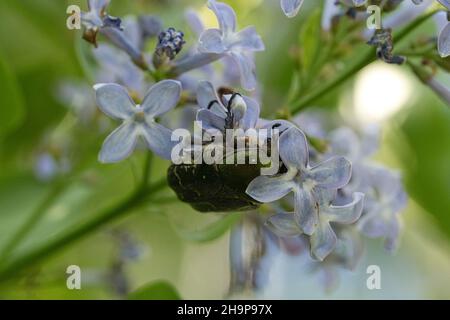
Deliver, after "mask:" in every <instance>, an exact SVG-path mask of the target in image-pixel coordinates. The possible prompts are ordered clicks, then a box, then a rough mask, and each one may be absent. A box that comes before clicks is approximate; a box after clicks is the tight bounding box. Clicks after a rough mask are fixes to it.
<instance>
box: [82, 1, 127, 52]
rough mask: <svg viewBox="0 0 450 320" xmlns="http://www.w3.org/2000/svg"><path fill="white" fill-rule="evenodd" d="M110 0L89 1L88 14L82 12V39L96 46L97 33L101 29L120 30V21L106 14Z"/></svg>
mask: <svg viewBox="0 0 450 320" xmlns="http://www.w3.org/2000/svg"><path fill="white" fill-rule="evenodd" d="M110 2H111V1H110V0H89V1H88V8H89V11H88V12H82V14H81V22H82V23H83V25H84V27H85V31H84V34H83V38H84V39H85V40H86V41H88V42H90V43H92V44H94V45H95V46H97V33H98V32H99V31H100V30H101V29H103V28H111V29H119V30H120V29H121V20H120V19H118V18H115V17H111V16H108V15H107V14H106V8H107V7H108V6H109V4H110Z"/></svg>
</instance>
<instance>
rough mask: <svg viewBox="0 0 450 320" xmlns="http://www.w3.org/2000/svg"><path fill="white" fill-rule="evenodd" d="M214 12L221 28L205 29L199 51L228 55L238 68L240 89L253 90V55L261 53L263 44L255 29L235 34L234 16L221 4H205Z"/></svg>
mask: <svg viewBox="0 0 450 320" xmlns="http://www.w3.org/2000/svg"><path fill="white" fill-rule="evenodd" d="M208 6H209V8H210V9H211V10H212V11H214V13H215V15H216V17H217V20H218V21H219V26H220V29H208V30H205V31H204V32H203V33H202V34H201V36H200V39H199V51H200V52H202V53H207V54H215V55H228V56H230V57H232V58H233V60H234V61H235V63H236V64H237V65H238V66H239V70H240V73H241V81H242V86H243V87H244V88H245V89H247V90H253V89H254V88H255V87H256V78H255V63H254V61H253V58H252V56H251V55H250V54H251V53H252V52H256V51H263V50H264V49H265V48H264V43H263V42H262V39H261V37H260V36H259V35H258V34H257V33H256V30H255V28H254V27H247V28H245V29H243V30H241V31H238V32H237V31H236V14H235V12H234V11H233V9H232V8H231V7H230V6H229V5H227V4H224V3H221V2H216V1H215V0H209V1H208Z"/></svg>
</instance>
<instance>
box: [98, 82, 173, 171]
mask: <svg viewBox="0 0 450 320" xmlns="http://www.w3.org/2000/svg"><path fill="white" fill-rule="evenodd" d="M94 89H95V91H96V99H97V104H98V106H99V107H100V109H101V110H102V111H103V112H104V113H105V114H107V115H108V116H110V117H112V118H114V119H117V120H121V121H122V124H121V125H120V127H119V128H117V129H116V130H115V131H114V132H113V133H111V134H110V135H109V136H108V137H107V138H106V140H105V142H104V144H103V147H102V150H101V152H100V155H99V160H100V161H101V162H105V163H113V162H118V161H121V160H123V159H125V158H127V157H128V156H129V155H130V154H131V153H132V152H133V150H134V148H135V146H136V143H137V141H138V138H140V137H142V138H143V139H144V140H145V142H146V143H147V145H148V147H149V148H150V149H151V150H152V151H153V152H154V153H155V154H157V155H159V156H160V157H162V158H165V159H170V155H171V151H172V147H173V143H172V142H171V134H172V132H171V130H169V129H167V128H165V127H163V126H162V125H160V124H158V123H157V122H156V119H155V118H157V117H159V116H161V115H163V114H165V113H167V112H168V111H170V110H172V109H173V108H174V107H175V106H176V105H177V103H178V101H179V99H180V95H181V84H180V83H179V82H178V81H175V80H164V81H161V82H158V83H157V84H155V85H154V86H152V87H151V88H150V89H149V91H148V93H147V95H146V96H145V98H144V100H143V101H142V103H141V104H140V105H136V104H135V103H134V102H133V100H132V99H131V98H130V96H129V95H128V92H127V90H126V89H125V88H124V87H122V86H120V85H117V84H97V85H95V86H94Z"/></svg>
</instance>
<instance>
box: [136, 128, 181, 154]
mask: <svg viewBox="0 0 450 320" xmlns="http://www.w3.org/2000/svg"><path fill="white" fill-rule="evenodd" d="M142 131H143V132H142V133H143V136H144V139H145V141H146V142H147V145H148V147H149V148H150V150H152V151H153V152H154V153H155V154H156V155H158V156H160V157H161V158H164V159H167V160H170V159H171V154H172V149H173V147H174V146H175V144H176V143H177V142H173V141H171V137H172V131H171V130H169V129H167V128H166V127H164V126H162V125H160V124H159V123H156V122H149V123H146V124H145V125H143V126H142Z"/></svg>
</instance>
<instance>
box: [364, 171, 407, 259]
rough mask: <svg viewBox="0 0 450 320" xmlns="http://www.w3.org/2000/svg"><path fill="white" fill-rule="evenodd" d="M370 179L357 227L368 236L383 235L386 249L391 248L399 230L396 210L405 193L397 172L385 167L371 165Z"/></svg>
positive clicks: (394, 245) (405, 199)
mask: <svg viewBox="0 0 450 320" xmlns="http://www.w3.org/2000/svg"><path fill="white" fill-rule="evenodd" d="M370 181H371V186H370V188H369V189H368V190H367V193H366V194H367V197H366V207H365V210H364V213H363V216H362V217H361V219H360V220H359V221H358V227H359V229H360V230H361V232H362V233H363V234H365V235H366V236H368V237H371V238H380V237H381V238H384V239H385V248H386V250H388V251H394V250H395V249H396V248H397V244H398V237H399V233H400V230H401V220H400V215H399V214H400V212H401V210H402V209H403V208H404V207H405V206H406V202H407V196H406V193H405V191H404V190H403V186H402V183H401V179H400V176H399V175H398V174H396V173H395V172H392V171H390V170H387V169H385V168H382V167H378V168H375V167H373V168H372V170H371V172H370Z"/></svg>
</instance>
